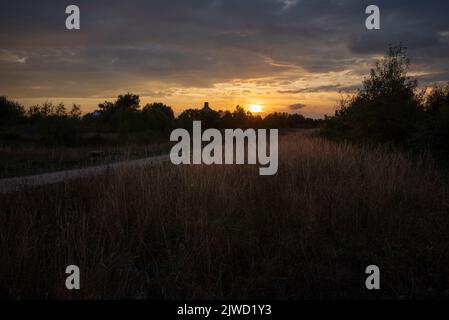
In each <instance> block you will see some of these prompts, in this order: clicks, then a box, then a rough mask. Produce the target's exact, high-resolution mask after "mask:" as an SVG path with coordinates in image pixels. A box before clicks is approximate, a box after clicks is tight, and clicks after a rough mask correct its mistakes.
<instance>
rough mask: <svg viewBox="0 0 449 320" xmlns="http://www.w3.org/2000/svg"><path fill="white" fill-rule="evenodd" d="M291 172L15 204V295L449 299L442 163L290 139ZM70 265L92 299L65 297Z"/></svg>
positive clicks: (3, 238) (171, 172) (231, 175)
mask: <svg viewBox="0 0 449 320" xmlns="http://www.w3.org/2000/svg"><path fill="white" fill-rule="evenodd" d="M279 164H280V167H279V172H278V174H277V175H276V176H274V177H261V176H259V175H258V168H257V167H254V166H211V167H206V166H180V167H175V166H172V165H171V164H167V165H164V166H158V167H152V168H146V169H136V170H119V171H116V172H110V173H108V174H106V175H102V176H97V177H92V178H89V179H82V180H79V181H74V182H70V183H66V184H64V185H55V186H48V187H45V188H40V189H36V190H28V191H24V192H21V193H17V194H13V195H8V196H1V197H0V210H1V218H0V219H1V220H0V221H1V224H0V261H1V264H0V287H1V296H2V297H4V298H12V299H16V298H40V299H44V298H45V299H47V298H48V299H71V298H77V299H79V298H83V299H110V298H129V299H141V298H150V299H175V298H178V299H179V298H182V299H194V298H210V299H218V298H225V299H240V298H268V299H271V298H273V299H283V298H289V299H300V298H417V297H448V295H449V291H448V290H449V281H448V276H449V270H448V268H449V255H448V245H449V241H448V240H449V232H448V230H449V217H448V205H449V202H448V199H449V198H448V189H447V183H446V181H445V177H443V176H442V175H441V174H439V173H438V171H437V170H436V169H434V168H433V167H432V165H431V164H430V163H428V162H427V161H424V160H416V159H411V158H409V157H407V156H406V155H403V154H401V153H399V152H394V151H387V150H384V149H375V150H373V149H363V148H358V147H354V146H350V145H337V144H335V143H332V142H328V141H323V140H320V139H317V138H309V137H304V136H302V135H289V136H287V137H282V141H281V143H280V161H279ZM69 264H75V265H78V266H79V267H80V269H81V275H82V278H81V286H82V290H80V291H77V292H70V291H68V290H66V289H65V286H64V283H65V274H64V270H65V267H66V266H67V265H69ZM370 264H376V265H378V266H379V267H380V269H381V286H382V290H380V291H377V292H371V291H367V290H366V289H365V277H366V275H365V273H364V272H365V268H366V266H368V265H370Z"/></svg>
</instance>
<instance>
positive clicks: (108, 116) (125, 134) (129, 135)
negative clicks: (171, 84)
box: [0, 93, 320, 145]
mask: <svg viewBox="0 0 449 320" xmlns="http://www.w3.org/2000/svg"><path fill="white" fill-rule="evenodd" d="M196 120H197V121H202V125H203V127H204V128H218V129H224V128H314V127H318V126H319V124H320V120H315V119H310V118H305V117H304V116H302V115H300V114H288V113H279V112H276V113H271V114H269V115H267V116H265V117H261V116H260V115H254V114H252V113H251V112H249V111H246V110H245V109H244V108H243V107H241V106H237V107H236V108H235V110H233V111H221V110H220V111H215V110H212V109H207V110H205V109H187V110H185V111H183V112H182V113H181V114H180V115H179V116H178V117H176V116H175V114H174V112H173V109H172V108H171V107H170V106H168V105H166V104H164V103H160V102H155V103H150V104H146V105H145V106H143V107H141V102H140V97H139V95H136V94H132V93H127V94H124V95H119V96H118V97H117V99H116V100H115V101H105V102H104V103H101V104H99V105H98V108H97V109H96V110H95V111H93V112H91V113H87V114H84V115H82V113H81V108H80V106H79V105H76V104H74V105H72V107H71V108H66V106H65V105H64V104H63V103H60V104H57V105H55V104H53V103H52V102H45V103H43V104H38V105H34V106H32V107H30V108H25V107H24V106H22V105H21V104H19V103H18V102H15V101H12V100H9V99H8V98H6V97H4V96H2V97H0V140H1V141H2V142H3V143H8V142H15V143H18V142H20V141H24V140H34V141H39V142H43V143H46V144H56V145H77V144H86V143H89V142H91V143H96V144H101V143H103V142H105V141H102V140H105V139H104V137H105V136H106V135H107V134H109V135H110V134H115V135H116V136H117V138H116V139H114V141H115V142H129V141H130V140H135V137H136V136H137V137H140V138H142V139H143V140H145V138H148V139H151V137H154V136H157V135H166V134H167V133H169V132H171V130H173V129H175V128H186V129H189V128H191V126H192V122H193V121H196ZM142 139H141V140H142ZM148 139H147V140H148Z"/></svg>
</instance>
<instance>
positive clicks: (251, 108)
mask: <svg viewBox="0 0 449 320" xmlns="http://www.w3.org/2000/svg"><path fill="white" fill-rule="evenodd" d="M249 111H250V112H252V113H259V112H262V111H263V107H262V106H261V105H259V104H252V105H250V106H249Z"/></svg>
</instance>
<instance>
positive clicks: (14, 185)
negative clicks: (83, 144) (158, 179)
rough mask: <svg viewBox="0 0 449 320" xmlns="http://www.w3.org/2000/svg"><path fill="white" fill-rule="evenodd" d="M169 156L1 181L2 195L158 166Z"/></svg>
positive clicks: (0, 192)
mask: <svg viewBox="0 0 449 320" xmlns="http://www.w3.org/2000/svg"><path fill="white" fill-rule="evenodd" d="M169 160H170V157H169V155H162V156H155V157H151V158H145V159H139V160H130V161H123V162H117V163H111V164H107V165H100V166H94V167H88V168H83V169H74V170H66V171H59V172H52V173H44V174H39V175H34V176H25V177H15V178H6V179H0V194H6V193H11V192H15V191H20V190H23V189H26V188H31V187H39V186H43V185H48V184H54V183H59V182H64V181H67V180H71V179H76V178H80V177H85V176H89V175H92V174H99V173H103V172H105V171H107V170H111V169H118V168H130V167H142V166H145V165H149V164H158V163H162V162H165V161H169Z"/></svg>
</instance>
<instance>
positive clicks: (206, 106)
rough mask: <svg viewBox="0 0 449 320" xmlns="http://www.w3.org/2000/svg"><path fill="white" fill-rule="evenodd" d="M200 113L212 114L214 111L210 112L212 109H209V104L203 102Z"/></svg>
mask: <svg viewBox="0 0 449 320" xmlns="http://www.w3.org/2000/svg"><path fill="white" fill-rule="evenodd" d="M201 111H203V112H212V111H214V110H212V109H211V108H210V107H209V102H204V107H203V109H201Z"/></svg>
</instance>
